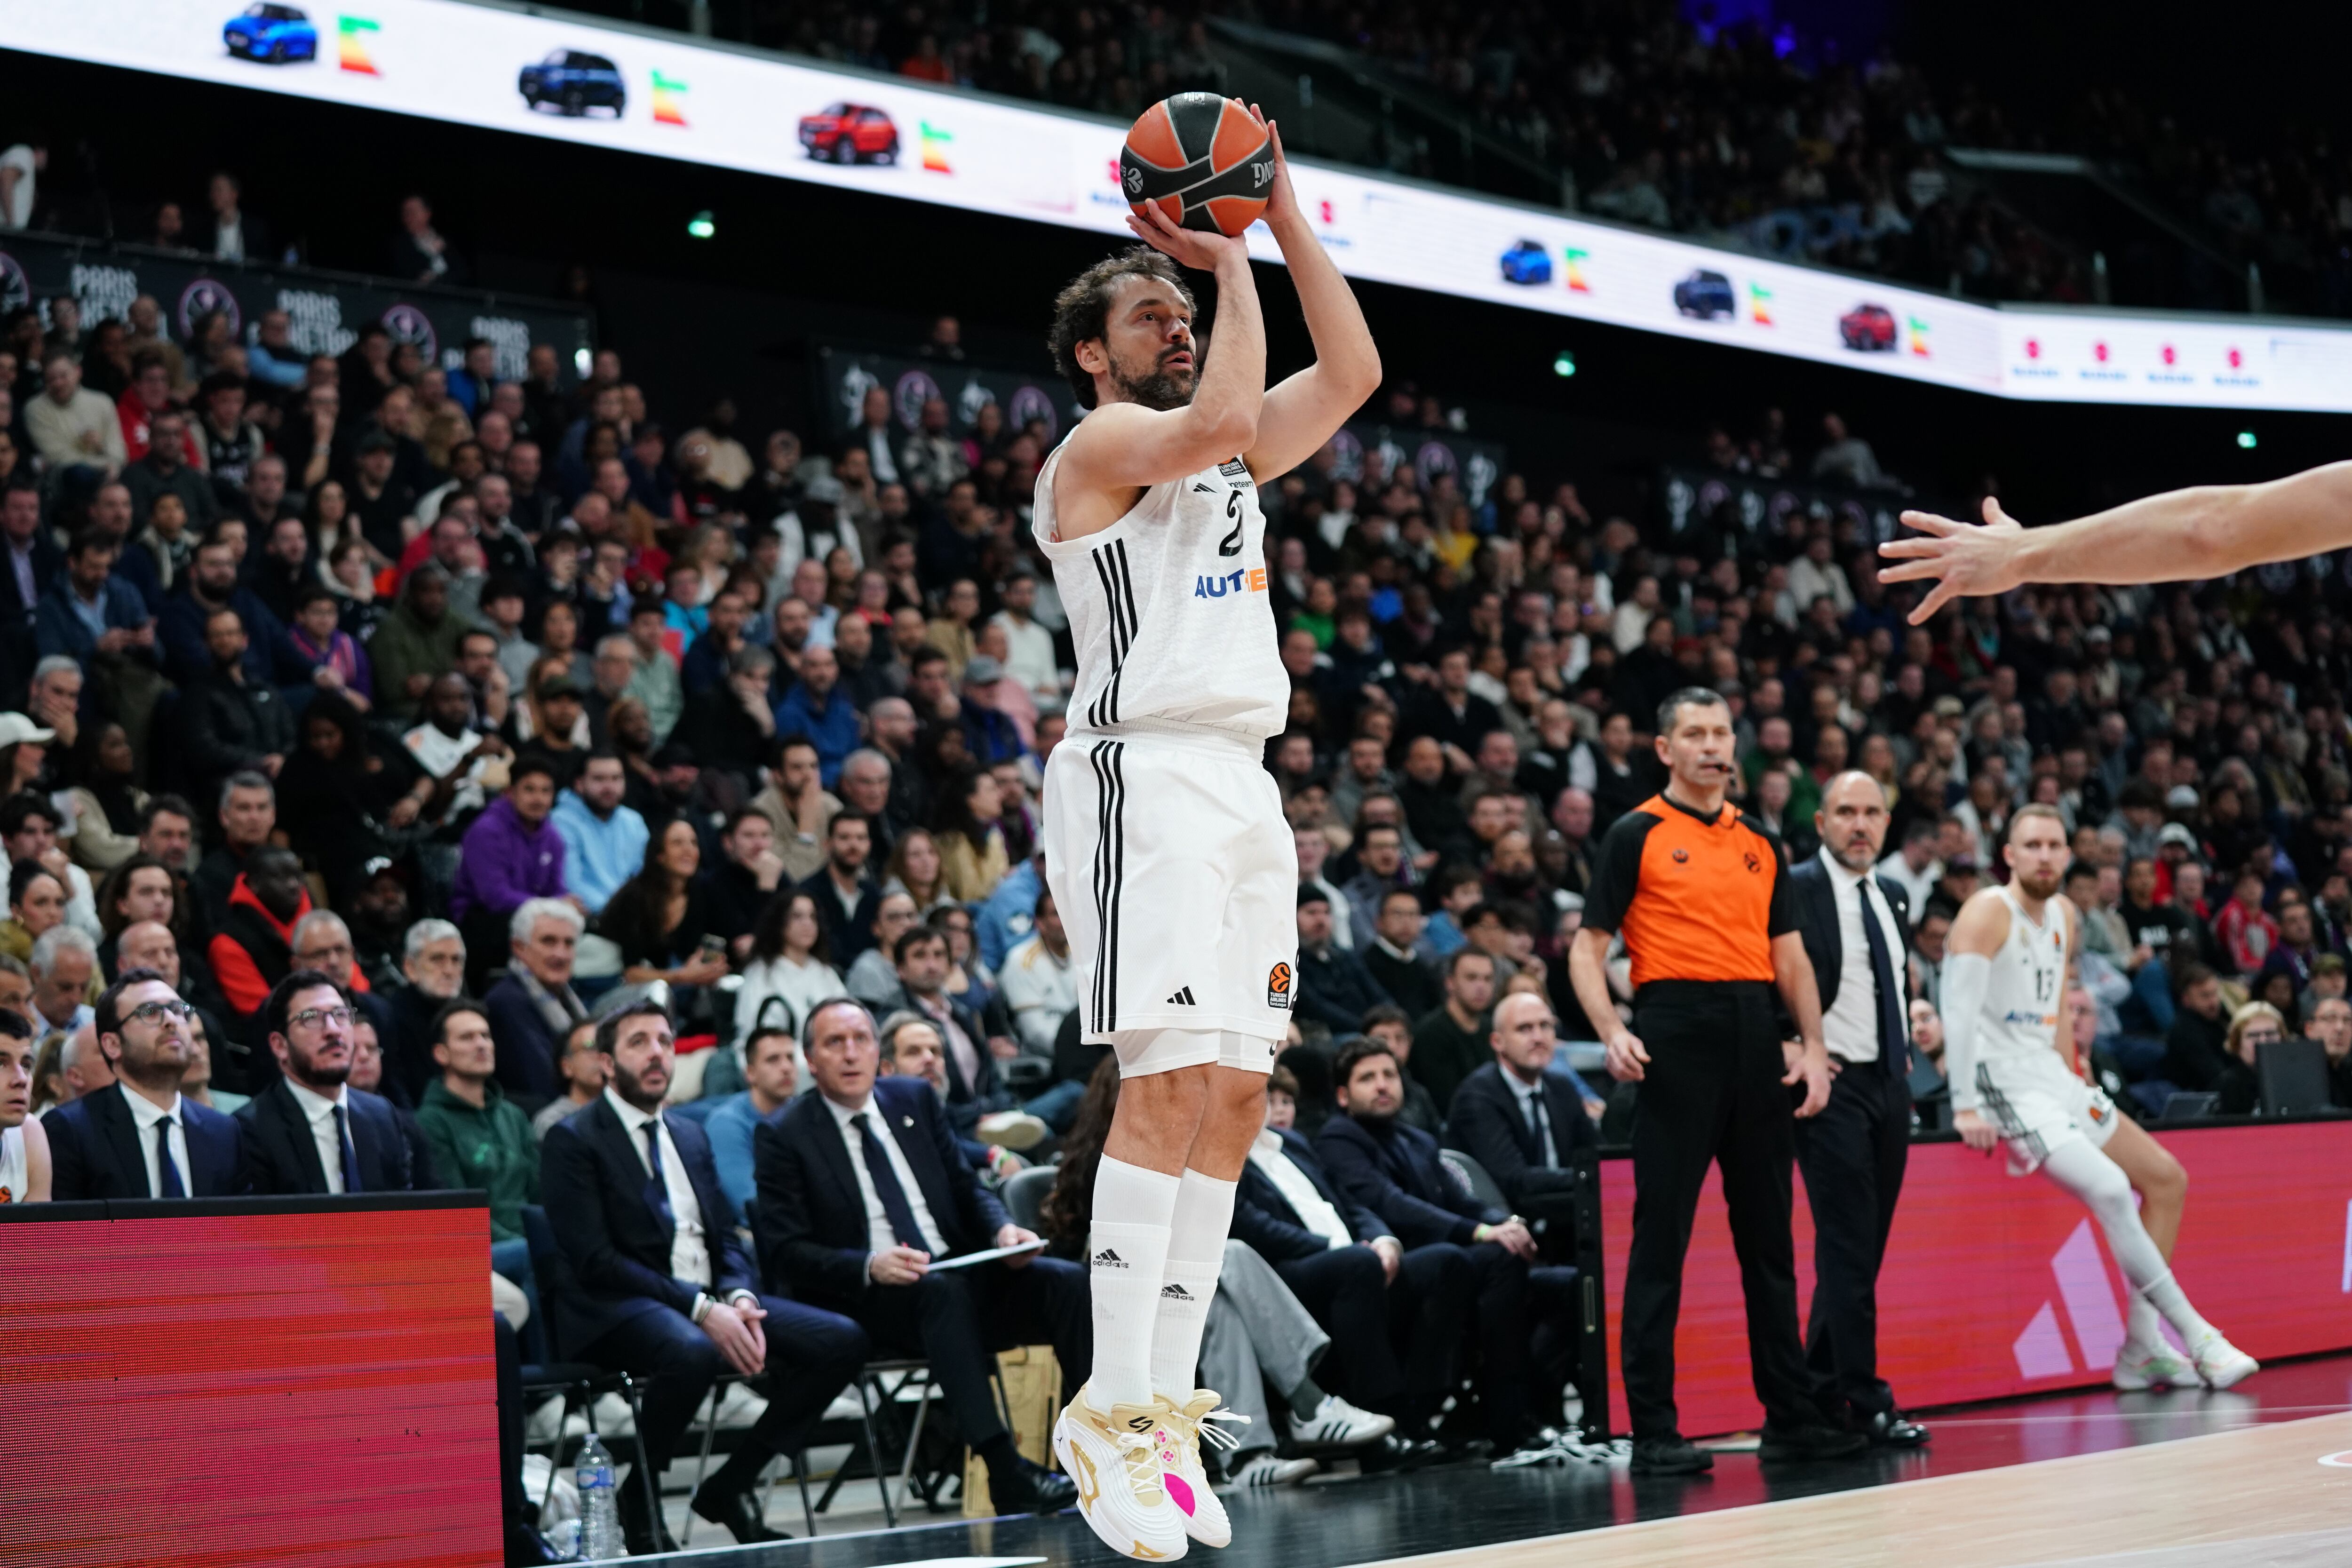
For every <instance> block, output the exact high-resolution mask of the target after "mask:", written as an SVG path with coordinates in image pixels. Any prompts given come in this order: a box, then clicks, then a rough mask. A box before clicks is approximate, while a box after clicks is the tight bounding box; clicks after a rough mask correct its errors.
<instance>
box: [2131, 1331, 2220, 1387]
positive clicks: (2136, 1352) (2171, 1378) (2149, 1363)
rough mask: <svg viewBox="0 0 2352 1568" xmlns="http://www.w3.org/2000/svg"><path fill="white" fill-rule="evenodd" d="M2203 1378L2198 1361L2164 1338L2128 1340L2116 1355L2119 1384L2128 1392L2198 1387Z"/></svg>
mask: <svg viewBox="0 0 2352 1568" xmlns="http://www.w3.org/2000/svg"><path fill="white" fill-rule="evenodd" d="M2201 1381H2202V1380H2201V1379H2200V1378H2199V1377H2198V1375H2197V1368H2196V1365H2195V1363H2191V1362H2190V1361H2189V1358H2188V1357H2187V1356H2185V1355H2182V1354H2181V1353H2180V1352H2179V1351H2177V1350H2174V1349H2173V1348H2172V1346H2171V1345H2169V1344H2168V1343H2166V1342H2164V1341H2162V1340H2158V1342H2156V1343H2155V1344H2154V1345H2152V1346H2142V1345H2134V1344H2126V1346H2124V1348H2123V1353H2122V1354H2121V1355H2118V1356H2117V1357H2116V1370H2115V1384H2116V1387H2117V1388H2120V1389H2123V1390H2125V1391H2126V1392H2130V1393H2137V1391H2138V1390H2140V1389H2143V1388H2159V1387H2160V1388H2195V1387H2197V1386H2198V1384H2200V1382H2201Z"/></svg>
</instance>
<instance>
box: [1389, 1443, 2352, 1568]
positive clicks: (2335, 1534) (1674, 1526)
mask: <svg viewBox="0 0 2352 1568" xmlns="http://www.w3.org/2000/svg"><path fill="white" fill-rule="evenodd" d="M2148 1553H2153V1554H2154V1555H2152V1556H2151V1555H2145V1554H2148ZM2127 1554H2128V1561H2129V1563H2130V1564H2131V1568H2323V1565H2352V1414H2337V1415H2321V1416H2315V1417H2312V1418H2310V1419H2306V1420H2300V1421H2285V1422H2276V1423H2273V1424H2270V1425H2265V1426H2248V1427H2244V1428H2242V1429H2239V1430H2236V1431H2229V1432H2217V1433H2212V1434H2210V1435H2207V1436H2197V1437H2185V1438H2180V1439H2178V1440H2176V1441H2172V1442H2166V1443H2155V1444H2149V1445H2147V1446H2145V1447H2132V1448H2120V1449H2115V1450H2112V1451H2109V1452H2106V1453H2097V1454H2084V1455H2079V1456H2075V1457H2072V1458H2057V1459H2042V1460H2038V1461H2035V1462H2033V1463H2031V1464H2023V1465H2010V1466H2004V1467H2001V1468H1995V1469H1986V1470H1972V1471H1969V1472H1967V1473H1964V1474H1959V1475H1946V1476H1930V1477H1927V1478H1924V1479H1918V1480H1914V1481H1906V1482H1904V1483H1902V1484H1900V1485H1896V1486H1881V1487H1868V1488H1864V1489H1859V1490H1854V1491H1841V1492H1832V1493H1827V1494H1824V1495H1821V1496H1815V1497H1806V1498H1797V1499H1792V1500H1788V1501H1785V1502H1764V1503H1757V1504H1753V1505H1750V1506H1748V1507H1745V1508H1732V1509H1723V1510H1716V1511H1713V1512H1707V1513H1697V1514H1688V1515H1685V1516H1683V1517H1681V1518H1677V1519H1658V1520H1651V1521H1644V1522H1642V1523H1635V1524H1624V1525H1619V1526H1615V1527H1613V1528H1610V1529H1604V1530H1597V1531H1576V1532H1573V1533H1572V1534H1567V1535H1552V1536H1546V1537H1540V1538H1537V1539H1533V1540H1527V1541H1517V1542H1502V1543H1497V1544H1496V1545H1491V1546H1482V1547H1475V1548H1470V1549H1467V1550H1464V1551H1459V1552H1438V1553H1433V1554H1429V1555H1422V1556H1414V1557H1411V1558H1397V1559H1391V1563H1398V1564H1402V1563H1411V1564H1412V1568H1559V1565H1560V1564H1563V1563H1573V1564H1574V1565H1575V1568H1730V1565H1736V1568H1770V1565H1777V1564H1782V1563H1787V1564H1791V1565H1794V1564H1803V1565H1805V1568H1885V1565H1887V1564H1901V1565H1902V1568H2060V1565H2062V1564H2063V1565H2066V1568H2089V1565H2090V1564H2093V1563H2100V1564H2105V1563H2120V1560H2123V1559H2125V1558H2126V1555H2127Z"/></svg>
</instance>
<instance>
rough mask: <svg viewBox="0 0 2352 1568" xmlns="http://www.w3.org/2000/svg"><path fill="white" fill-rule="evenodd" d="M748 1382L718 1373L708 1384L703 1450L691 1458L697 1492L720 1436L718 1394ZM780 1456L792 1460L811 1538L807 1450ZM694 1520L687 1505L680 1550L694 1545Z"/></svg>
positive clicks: (812, 1520)
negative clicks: (735, 1385)
mask: <svg viewBox="0 0 2352 1568" xmlns="http://www.w3.org/2000/svg"><path fill="white" fill-rule="evenodd" d="M750 1381H751V1380H750V1379H749V1378H746V1377H744V1376H743V1375H742V1374H741V1373H732V1372H730V1373H721V1374H720V1375H719V1378H718V1380H717V1381H716V1382H714V1383H712V1384H711V1385H710V1404H709V1407H708V1408H707V1409H705V1410H704V1411H703V1413H702V1452H701V1453H700V1454H699V1455H698V1456H697V1458H696V1459H695V1461H694V1490H695V1491H697V1492H698V1491H700V1490H701V1489H702V1477H703V1473H704V1472H705V1471H706V1470H708V1469H709V1468H710V1445H711V1443H712V1442H713V1441H714V1440H715V1439H716V1438H717V1437H718V1436H719V1397H720V1395H722V1394H725V1393H726V1391H727V1388H728V1385H729V1384H736V1383H748V1382H750ZM779 1457H780V1458H786V1459H789V1460H790V1461H791V1462H792V1467H793V1479H795V1480H797V1481H798V1482H800V1487H801V1518H802V1519H803V1521H806V1522H807V1524H808V1532H809V1536H810V1539H812V1540H814V1539H815V1536H816V1510H815V1509H814V1507H813V1506H811V1505H810V1502H809V1484H808V1449H807V1448H805V1447H802V1448H797V1449H795V1450H793V1452H792V1453H790V1454H787V1455H782V1456H779ZM775 1490H776V1482H775V1478H774V1476H773V1475H770V1476H769V1477H768V1496H769V1499H770V1500H771V1501H772V1500H774V1498H775ZM688 1495H689V1496H691V1495H692V1494H691V1493H689V1494H688ZM760 1511H761V1514H762V1516H764V1515H765V1514H766V1512H767V1510H766V1508H765V1507H762V1508H761V1510H760ZM694 1523H695V1512H694V1510H692V1509H690V1508H689V1509H688V1510H686V1530H685V1531H684V1533H682V1534H681V1535H679V1537H678V1538H677V1543H678V1546H679V1547H680V1548H681V1549H683V1548H686V1547H688V1546H691V1545H693V1544H694Z"/></svg>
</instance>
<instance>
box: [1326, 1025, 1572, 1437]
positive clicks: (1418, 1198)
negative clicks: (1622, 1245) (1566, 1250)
mask: <svg viewBox="0 0 2352 1568" xmlns="http://www.w3.org/2000/svg"><path fill="white" fill-rule="evenodd" d="M1332 1080H1333V1083H1334V1084H1335V1086H1336V1088H1337V1093H1338V1098H1339V1110H1341V1111H1342V1112H1344V1114H1342V1115H1339V1116H1334V1117H1332V1118H1331V1119H1330V1120H1329V1121H1326V1122H1324V1123H1323V1126H1322V1129H1321V1130H1320V1131H1318V1132H1317V1133H1316V1135H1315V1152H1316V1153H1317V1154H1318V1155H1319V1156H1320V1157H1321V1158H1322V1160H1323V1163H1324V1165H1325V1167H1326V1168H1327V1169H1328V1170H1329V1171H1330V1173H1331V1177H1332V1180H1333V1182H1334V1183H1335V1184H1337V1185H1338V1187H1339V1190H1340V1191H1341V1192H1343V1193H1345V1194H1348V1196H1349V1198H1350V1199H1351V1200H1353V1201H1354V1202H1356V1203H1357V1204H1360V1205H1362V1206H1364V1207H1366V1208H1369V1209H1370V1210H1371V1211H1373V1212H1374V1213H1375V1214H1378V1215H1380V1216H1381V1221H1382V1223H1383V1224H1384V1225H1385V1226H1387V1228H1388V1229H1390V1230H1391V1231H1393V1232H1394V1233H1396V1236H1397V1238H1398V1239H1399V1240H1400V1241H1402V1242H1403V1243H1404V1244H1405V1245H1406V1247H1407V1248H1408V1250H1410V1249H1412V1248H1414V1247H1429V1246H1449V1247H1455V1248H1457V1249H1459V1250H1460V1252H1461V1254H1462V1258H1463V1261H1464V1264H1465V1266H1466V1267H1467V1268H1468V1269H1469V1271H1470V1276H1471V1281H1472V1283H1471V1288H1470V1293H1471V1295H1472V1296H1473V1297H1474V1298H1475V1301H1476V1321H1477V1327H1476V1330H1475V1334H1474V1336H1473V1339H1474V1342H1475V1344H1476V1345H1477V1347H1478V1352H1479V1357H1478V1359H1479V1367H1478V1373H1477V1390H1478V1398H1479V1403H1480V1405H1481V1406H1482V1407H1483V1409H1484V1413H1485V1419H1486V1435H1487V1436H1489V1437H1490V1438H1491V1439H1492V1440H1493V1441H1494V1444H1495V1447H1496V1451H1497V1452H1498V1453H1502V1454H1505V1455H1508V1454H1510V1453H1513V1452H1515V1451H1517V1449H1518V1448H1519V1447H1520V1446H1521V1445H1522V1444H1523V1443H1526V1442H1528V1441H1529V1440H1530V1428H1529V1427H1528V1406H1529V1395H1530V1394H1532V1393H1533V1392H1534V1389H1533V1386H1532V1384H1533V1367H1532V1365H1531V1352H1532V1351H1533V1335H1532V1333H1531V1331H1530V1326H1529V1307H1530V1302H1529V1300H1528V1297H1529V1286H1530V1282H1529V1280H1528V1264H1529V1263H1531V1262H1532V1261H1533V1260H1534V1258H1535V1257H1536V1238H1535V1237H1534V1236H1533V1235H1532V1234H1531V1233H1530V1232H1529V1231H1528V1227H1527V1226H1526V1225H1525V1224H1524V1223H1523V1222H1521V1221H1520V1220H1519V1219H1518V1218H1517V1216H1515V1215H1511V1214H1508V1213H1507V1212H1506V1211H1504V1210H1501V1209H1489V1208H1486V1207H1485V1206H1483V1205H1480V1204H1479V1203H1478V1202H1477V1201H1476V1200H1475V1199H1473V1198H1471V1197H1470V1196H1469V1195H1468V1194H1465V1193H1464V1192H1463V1191H1462V1190H1461V1189H1460V1188H1459V1187H1457V1186H1456V1185H1455V1184H1454V1182H1453V1180H1452V1178H1450V1177H1449V1176H1447V1175H1446V1173H1445V1171H1444V1165H1443V1163H1441V1162H1440V1161H1439V1159H1438V1155H1437V1140H1436V1139H1434V1138H1433V1137H1431V1136H1430V1135H1429V1134H1428V1133H1426V1132H1422V1131H1417V1130H1415V1129H1413V1128H1410V1127H1403V1126H1400V1125H1399V1124H1398V1122H1397V1120H1396V1113H1397V1110H1398V1108H1399V1106H1400V1105H1402V1102H1403V1098H1404V1097H1403V1088H1404V1085H1403V1075H1402V1074H1401V1073H1400V1072H1399V1071H1398V1070H1397V1064H1396V1058H1394V1057H1392V1056H1391V1055H1390V1054H1389V1053H1388V1051H1387V1049H1386V1048H1385V1047H1381V1046H1378V1045H1374V1044H1372V1043H1370V1042H1369V1041H1367V1042H1365V1043H1364V1044H1362V1045H1358V1046H1352V1047H1349V1048H1348V1049H1347V1050H1345V1051H1343V1052H1341V1053H1340V1055H1339V1060H1338V1061H1337V1062H1335V1063H1334V1064H1333V1065H1332ZM1546 1294H1547V1295H1549V1292H1546ZM1566 1294H1567V1292H1565V1291H1563V1292H1561V1295H1562V1296H1563V1297H1565V1296H1566ZM1457 1440H1458V1439H1457Z"/></svg>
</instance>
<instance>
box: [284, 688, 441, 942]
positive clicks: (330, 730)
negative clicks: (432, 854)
mask: <svg viewBox="0 0 2352 1568" xmlns="http://www.w3.org/2000/svg"><path fill="white" fill-rule="evenodd" d="M299 733H300V735H301V744H300V747H299V749H298V750H297V751H296V752H294V754H293V755H292V756H290V757H289V758H288V759H287V761H286V765H285V767H284V768H283V770H281V771H280V773H279V774H278V780H279V782H280V784H283V786H284V792H285V801H286V811H285V827H286V840H287V842H288V843H289V845H291V846H292V847H293V848H294V851H295V852H296V853H297V854H299V855H303V856H306V857H308V858H310V861H311V863H312V864H314V865H316V866H317V867H318V868H319V871H320V877H321V878H322V879H324V880H325V882H326V884H327V896H328V898H329V899H330V900H332V901H334V902H337V903H346V902H348V901H349V900H350V899H351V897H352V893H353V892H354V891H356V890H357V889H358V888H359V886H360V884H361V883H362V881H363V880H365V879H366V877H367V868H368V866H369V864H370V863H371V862H373V861H376V860H379V859H389V858H392V856H393V854H394V852H395V851H396V850H399V849H402V848H404V847H405V845H406V842H407V841H406V838H405V837H404V836H405V834H406V832H407V830H408V829H409V828H411V827H413V826H415V823H416V821H417V819H418V817H420V816H423V815H424V813H425V807H426V806H427V805H430V804H431V802H432V799H433V794H434V789H435V784H434V781H433V780H432V778H430V777H429V776H427V775H426V774H425V772H424V770H422V769H421V768H419V767H417V766H416V764H415V763H414V762H412V761H411V760H410V758H409V754H408V752H405V751H404V750H402V749H401V748H400V747H398V746H395V745H393V744H391V743H390V742H379V741H378V740H377V739H376V735H375V731H373V730H372V729H371V728H370V727H369V725H368V723H367V721H366V720H365V719H364V718H363V717H362V715H361V713H360V710H358V709H356V708H354V707H352V704H351V703H350V702H349V701H347V700H345V699H344V697H343V695H342V694H341V692H334V691H322V692H320V694H319V695H318V697H317V698H316V699H315V700H312V702H311V703H310V707H308V708H306V709H304V710H303V711H302V721H301V723H300V725H299Z"/></svg>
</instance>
